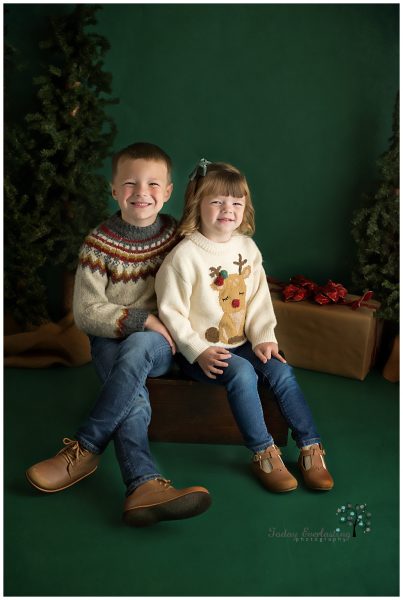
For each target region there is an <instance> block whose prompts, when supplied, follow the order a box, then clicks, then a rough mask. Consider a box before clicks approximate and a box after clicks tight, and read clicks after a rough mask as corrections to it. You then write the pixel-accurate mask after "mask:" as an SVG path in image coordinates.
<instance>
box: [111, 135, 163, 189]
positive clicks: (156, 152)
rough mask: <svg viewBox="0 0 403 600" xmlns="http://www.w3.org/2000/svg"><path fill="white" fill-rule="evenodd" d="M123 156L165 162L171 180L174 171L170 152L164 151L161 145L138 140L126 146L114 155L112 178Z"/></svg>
mask: <svg viewBox="0 0 403 600" xmlns="http://www.w3.org/2000/svg"><path fill="white" fill-rule="evenodd" d="M121 158H132V159H136V158H142V159H144V160H158V161H161V162H163V163H165V165H166V168H167V171H168V180H169V181H171V172H172V161H171V159H170V157H169V156H168V154H167V153H166V152H164V151H163V150H162V149H161V148H160V147H159V146H156V145H155V144H149V143H148V142H136V143H134V144H130V146H126V148H123V149H122V150H119V152H116V154H114V155H113V157H112V179H114V177H115V175H116V171H117V168H118V163H119V161H120V159H121Z"/></svg>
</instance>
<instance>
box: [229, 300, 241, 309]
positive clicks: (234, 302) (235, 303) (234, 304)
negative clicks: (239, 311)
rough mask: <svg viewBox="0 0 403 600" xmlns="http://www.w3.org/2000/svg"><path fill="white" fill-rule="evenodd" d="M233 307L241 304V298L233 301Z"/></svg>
mask: <svg viewBox="0 0 403 600" xmlns="http://www.w3.org/2000/svg"><path fill="white" fill-rule="evenodd" d="M231 305H232V308H238V306H239V305H240V302H239V300H233V301H232V302H231Z"/></svg>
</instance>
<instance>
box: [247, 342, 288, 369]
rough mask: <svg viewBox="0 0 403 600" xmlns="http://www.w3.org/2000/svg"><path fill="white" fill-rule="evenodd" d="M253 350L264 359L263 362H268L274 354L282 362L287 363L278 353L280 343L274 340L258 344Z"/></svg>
mask: <svg viewBox="0 0 403 600" xmlns="http://www.w3.org/2000/svg"><path fill="white" fill-rule="evenodd" d="M253 352H254V353H255V354H256V356H257V357H258V358H259V359H260V360H261V361H262V363H267V361H268V360H270V359H271V357H272V356H274V358H278V360H279V361H280V362H282V363H286V364H287V361H286V360H285V358H283V357H282V356H281V354H279V353H278V345H277V344H275V343H274V342H263V344H258V345H257V346H255V347H254V348H253Z"/></svg>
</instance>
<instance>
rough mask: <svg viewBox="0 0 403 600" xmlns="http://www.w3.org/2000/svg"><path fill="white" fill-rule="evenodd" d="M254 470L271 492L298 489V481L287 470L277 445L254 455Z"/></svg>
mask: <svg viewBox="0 0 403 600" xmlns="http://www.w3.org/2000/svg"><path fill="white" fill-rule="evenodd" d="M252 470H253V472H254V473H255V475H256V476H257V477H258V478H259V479H260V481H261V482H262V483H263V485H264V487H265V488H266V489H268V490H269V491H270V492H291V491H292V490H295V488H296V487H298V481H297V480H296V479H295V477H293V476H292V475H291V473H290V472H289V471H288V470H287V468H286V466H285V464H284V463H283V460H282V458H281V451H280V449H279V448H278V447H277V446H276V445H273V446H269V447H268V448H266V449H265V450H264V451H263V452H258V453H256V454H255V455H254V457H253V462H252Z"/></svg>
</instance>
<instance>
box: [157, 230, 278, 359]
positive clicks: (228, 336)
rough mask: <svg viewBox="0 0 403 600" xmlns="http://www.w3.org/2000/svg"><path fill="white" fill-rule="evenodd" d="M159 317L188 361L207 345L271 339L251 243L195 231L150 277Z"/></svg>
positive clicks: (270, 314) (269, 310) (266, 299)
mask: <svg viewBox="0 0 403 600" xmlns="http://www.w3.org/2000/svg"><path fill="white" fill-rule="evenodd" d="M155 288H156V292H157V298H158V311H159V317H160V319H161V320H162V321H163V323H164V324H165V325H166V327H167V328H168V330H169V331H170V333H171V335H172V336H173V338H174V339H175V342H176V343H177V346H178V348H179V350H180V352H181V353H182V354H183V355H184V356H185V357H186V358H187V360H188V361H189V362H191V363H193V362H194V361H195V360H196V359H197V357H198V356H199V355H200V354H202V352H204V351H205V350H206V349H207V348H209V347H210V346H221V347H225V348H229V349H230V348H236V347H237V346H240V345H241V344H244V343H245V342H246V341H247V340H249V341H250V342H251V344H252V346H253V347H255V346H256V345H257V344H260V343H264V342H276V337H275V335H274V328H275V326H276V318H275V315H274V311H273V305H272V301H271V297H270V292H269V288H268V285H267V279H266V274H265V272H264V269H263V266H262V256H261V253H260V252H259V250H258V248H257V246H256V244H255V242H254V241H253V240H252V239H251V238H249V237H246V236H243V235H239V234H235V235H233V236H232V238H231V239H230V240H229V241H228V242H225V243H216V242H213V241H211V240H209V239H208V238H206V237H205V236H203V235H202V234H201V233H199V232H194V233H192V234H191V235H189V236H188V237H186V238H185V239H184V240H182V241H181V242H180V243H179V244H178V245H177V246H176V248H174V249H173V251H172V252H171V253H170V254H169V255H168V257H167V258H166V259H165V261H164V263H163V265H162V266H161V268H160V270H159V272H158V274H157V277H156V281H155Z"/></svg>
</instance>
